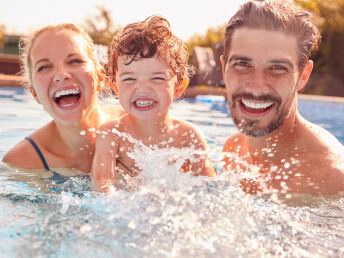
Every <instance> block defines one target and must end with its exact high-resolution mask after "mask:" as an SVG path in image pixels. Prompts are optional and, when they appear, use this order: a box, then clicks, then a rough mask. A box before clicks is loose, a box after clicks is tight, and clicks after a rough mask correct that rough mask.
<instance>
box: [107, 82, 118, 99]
mask: <svg viewBox="0 0 344 258" xmlns="http://www.w3.org/2000/svg"><path fill="white" fill-rule="evenodd" d="M109 85H110V88H111V89H112V90H113V91H114V92H115V94H116V95H117V97H118V88H117V86H116V83H114V82H113V81H112V80H109Z"/></svg>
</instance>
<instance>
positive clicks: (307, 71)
mask: <svg viewBox="0 0 344 258" xmlns="http://www.w3.org/2000/svg"><path fill="white" fill-rule="evenodd" d="M312 70H313V61H312V60H309V61H308V62H307V63H306V65H305V67H304V68H303V70H302V72H301V74H300V77H299V80H298V82H297V84H296V91H297V92H298V91H300V90H302V89H303V88H304V87H305V86H306V84H307V82H308V79H309V76H310V75H311V72H312Z"/></svg>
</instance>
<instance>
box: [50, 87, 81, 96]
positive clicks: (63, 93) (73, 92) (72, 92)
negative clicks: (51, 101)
mask: <svg viewBox="0 0 344 258" xmlns="http://www.w3.org/2000/svg"><path fill="white" fill-rule="evenodd" d="M79 93H80V91H79V89H70V90H61V91H58V92H56V93H55V98H59V97H61V96H66V95H71V94H73V95H74V94H79Z"/></svg>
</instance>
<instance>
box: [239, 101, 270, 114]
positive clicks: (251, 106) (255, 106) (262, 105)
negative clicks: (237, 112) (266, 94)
mask: <svg viewBox="0 0 344 258" xmlns="http://www.w3.org/2000/svg"><path fill="white" fill-rule="evenodd" d="M240 106H241V108H242V109H243V110H245V111H247V112H249V113H256V114H257V113H264V112H266V111H268V110H269V109H271V108H272V107H273V106H274V102H273V101H256V100H248V99H241V100H240Z"/></svg>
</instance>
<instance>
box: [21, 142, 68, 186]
mask: <svg viewBox="0 0 344 258" xmlns="http://www.w3.org/2000/svg"><path fill="white" fill-rule="evenodd" d="M25 140H27V141H29V142H30V143H31V145H32V146H33V147H34V148H35V150H36V152H37V154H38V156H39V158H40V159H41V161H42V163H43V165H44V168H45V170H46V171H50V172H52V173H53V176H52V177H50V179H52V180H55V181H57V183H58V184H61V183H63V182H65V181H66V180H67V179H68V177H64V176H61V175H60V174H58V173H56V172H55V171H52V170H50V168H49V166H48V163H47V162H46V160H45V158H44V156H43V153H42V152H41V150H40V149H39V147H38V145H37V144H36V143H35V142H34V140H32V139H31V138H30V137H25Z"/></svg>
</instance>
